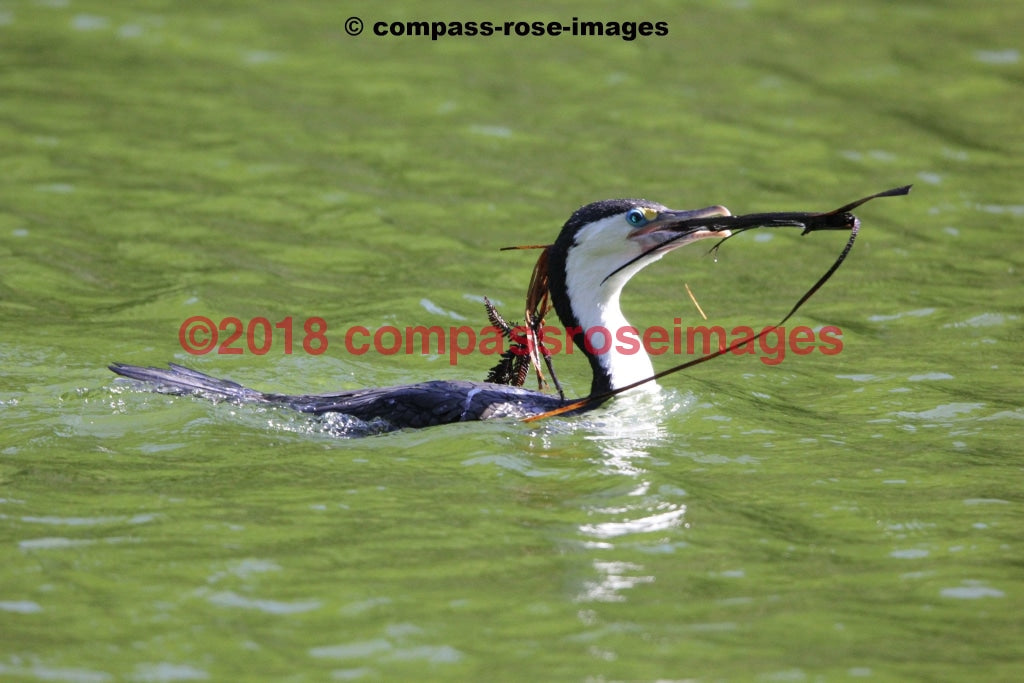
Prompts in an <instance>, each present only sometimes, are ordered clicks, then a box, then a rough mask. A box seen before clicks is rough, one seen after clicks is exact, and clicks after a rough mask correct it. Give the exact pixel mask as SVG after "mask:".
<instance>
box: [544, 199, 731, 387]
mask: <svg viewBox="0 0 1024 683" xmlns="http://www.w3.org/2000/svg"><path fill="white" fill-rule="evenodd" d="M728 215H730V213H729V210H728V209H727V208H725V207H724V206H710V207H707V208H705V209H696V210H693V211H674V210H672V209H669V208H668V207H666V206H663V205H661V204H658V203H657V202H652V201H648V200H646V199H607V200H604V201H600V202H595V203H593V204H587V205H586V206H583V207H581V208H579V209H577V210H576V212H575V213H573V215H572V216H571V217H570V218H569V220H568V221H567V222H566V224H565V226H564V227H563V228H562V232H561V233H560V234H559V236H558V239H557V240H556V241H555V243H554V245H553V246H552V248H551V252H550V256H549V259H550V260H549V264H548V275H549V285H550V291H551V301H552V304H554V307H555V311H556V312H557V313H558V317H559V318H560V319H561V321H562V324H563V325H565V326H566V327H581V328H582V329H583V330H584V331H586V330H587V329H588V328H590V327H596V326H600V327H604V328H607V329H609V330H610V332H611V333H612V334H615V333H616V332H617V329H616V326H626V325H627V324H628V323H626V320H625V318H623V317H622V313H621V311H620V309H619V294H620V292H621V291H622V287H623V286H624V285H625V284H626V282H628V281H629V279H630V278H631V277H633V275H635V274H636V273H637V272H639V271H640V270H642V269H643V268H644V267H645V266H647V265H649V264H651V263H654V262H655V261H657V260H658V259H660V258H661V257H662V256H664V255H665V254H666V253H668V252H669V251H672V250H673V249H678V248H679V247H682V246H684V245H687V244H690V243H692V242H695V241H696V240H699V239H703V238H706V237H728V236H729V235H730V233H729V231H728V230H715V229H714V228H711V227H708V226H705V225H702V224H701V223H700V222H699V221H701V220H702V219H711V218H714V217H716V216H728ZM694 221H697V222H696V223H695V222H694ZM709 223H710V221H709ZM582 341H583V338H582V336H579V338H578V339H575V338H574V342H575V343H576V345H577V346H580V345H581V343H582ZM587 355H588V357H589V358H590V361H591V365H592V366H593V368H594V386H593V387H592V393H597V392H599V391H601V390H606V389H608V388H616V387H618V386H625V385H626V384H628V383H630V382H632V381H635V380H637V379H643V377H641V376H640V375H642V374H643V373H644V372H646V373H647V376H650V374H652V373H651V371H650V367H651V366H650V359H649V358H648V357H647V354H646V353H643V352H641V353H639V354H634V356H635V357H633V358H626V357H622V356H621V355H619V356H617V355H616V353H615V351H614V350H612V351H610V352H609V353H606V354H601V355H599V356H596V355H592V354H589V353H588V354H587Z"/></svg>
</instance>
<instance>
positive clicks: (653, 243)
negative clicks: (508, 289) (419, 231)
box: [110, 199, 730, 431]
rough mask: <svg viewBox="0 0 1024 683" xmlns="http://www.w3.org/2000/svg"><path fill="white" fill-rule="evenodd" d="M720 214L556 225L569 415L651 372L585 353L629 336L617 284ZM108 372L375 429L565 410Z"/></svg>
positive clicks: (134, 370) (619, 358) (614, 207)
mask: <svg viewBox="0 0 1024 683" xmlns="http://www.w3.org/2000/svg"><path fill="white" fill-rule="evenodd" d="M729 215H730V214H729V211H728V209H725V208H724V207H721V206H712V207H709V208H707V209H698V210H696V211H674V210H672V209H669V208H667V207H665V206H663V205H661V204H658V203H656V202H651V201H648V200H643V199H613V200H605V201H601V202H595V203H593V204H588V205H586V206H583V207H581V208H580V209H578V210H577V211H576V212H575V213H573V215H572V216H571V217H570V218H569V220H568V221H567V222H566V223H565V225H564V226H563V228H562V230H561V232H560V233H559V236H558V239H557V240H556V241H555V243H554V244H552V245H551V246H550V247H548V253H547V263H548V265H547V276H548V289H549V294H550V300H551V305H552V306H553V308H554V310H555V311H556V313H557V314H558V317H559V319H560V320H561V322H562V324H563V325H564V326H565V329H567V330H570V329H571V330H576V332H575V333H574V334H573V336H572V341H573V343H574V345H575V346H576V347H577V348H579V349H580V350H581V351H582V352H583V354H584V355H585V356H586V357H587V359H588V360H589V361H590V366H591V371H592V374H593V378H592V382H591V388H590V393H589V395H588V396H587V397H584V398H585V399H586V405H585V406H583V407H580V408H575V409H573V410H572V412H582V411H583V410H590V409H593V408H595V407H597V406H599V405H601V404H602V403H603V402H604V400H606V399H605V397H604V394H606V393H608V392H609V391H614V390H616V389H621V388H624V387H626V386H627V385H630V384H634V383H637V382H638V381H642V380H644V379H646V378H650V377H651V375H652V374H653V368H652V365H651V361H650V359H649V358H648V357H647V354H646V353H644V352H643V351H634V352H632V353H628V354H627V353H622V352H621V351H620V350H618V349H616V348H615V346H614V345H612V344H608V345H606V346H607V347H608V348H607V349H606V350H605V351H603V352H596V351H593V350H592V349H593V346H592V344H591V339H590V338H589V337H588V336H587V335H588V330H591V329H592V328H600V329H601V330H603V331H604V333H605V334H614V333H615V332H616V331H619V330H622V329H631V328H629V323H628V322H627V321H626V318H625V317H624V316H623V314H622V311H621V309H620V307H619V295H620V293H621V291H622V288H623V286H625V284H626V282H628V281H629V279H630V278H631V277H632V276H633V275H635V274H636V273H637V272H639V271H640V270H641V269H643V268H644V267H645V266H647V265H649V264H651V263H653V262H655V261H657V260H659V259H660V258H661V257H662V256H663V255H664V254H666V253H667V252H669V251H671V250H673V249H677V248H679V247H681V246H683V245H685V244H689V243H690V242H693V241H695V240H698V239H701V238H705V237H726V236H728V235H729V234H730V232H729V230H728V229H724V228H723V229H713V230H708V229H705V228H704V227H703V226H701V225H695V224H694V222H695V221H697V222H698V223H699V222H700V220H701V219H705V218H706V219H711V218H716V217H721V216H729ZM544 312H546V311H544ZM634 331H635V330H634ZM110 369H111V370H113V371H114V372H115V373H117V374H119V375H122V376H124V377H129V378H132V379H135V380H139V381H143V382H147V383H149V384H150V385H151V388H152V389H153V390H155V391H157V392H160V393H165V394H173V395H192V396H200V397H204V398H210V399H214V400H227V401H233V402H239V403H259V404H264V405H274V406H284V407H287V408H291V409H293V410H296V411H299V412H301V413H306V414H312V415H326V414H344V415H348V416H351V417H353V418H356V419H358V420H362V421H365V422H374V423H377V424H379V425H381V426H382V428H381V429H380V430H379V431H388V430H393V429H406V428H420V427H430V426H435V425H441V424H448V423H454V422H465V421H470V420H488V419H493V418H502V417H515V418H528V417H531V416H536V415H541V414H544V413H547V412H550V411H553V410H557V409H563V410H564V409H565V408H566V407H567V406H569V405H570V404H572V403H573V401H570V400H566V399H564V398H562V397H561V396H555V395H552V394H547V393H544V392H540V391H531V390H528V389H523V388H520V387H517V386H509V385H506V384H497V383H492V382H473V381H449V380H437V381H431V382H421V383H417V384H407V385H400V386H394V387H383V388H372V389H356V390H351V391H341V392H337V393H330V394H311V395H285V394H274V393H264V392H260V391H257V390H255V389H249V388H247V387H244V386H242V385H240V384H237V383H235V382H232V381H230V380H223V379H217V378H215V377H211V376H209V375H206V374H204V373H201V372H198V371H196V370H191V369H189V368H186V367H183V366H181V365H176V364H170V366H169V368H154V367H140V366H135V365H126V364H123V363H115V364H113V365H111V366H110ZM650 386H652V387H653V386H654V385H653V383H651V385H650ZM645 388H648V387H645Z"/></svg>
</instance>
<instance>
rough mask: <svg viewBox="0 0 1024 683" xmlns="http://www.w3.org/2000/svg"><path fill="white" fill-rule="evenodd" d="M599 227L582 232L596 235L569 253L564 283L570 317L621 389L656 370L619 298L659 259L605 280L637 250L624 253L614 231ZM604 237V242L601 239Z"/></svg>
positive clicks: (647, 260)
mask: <svg viewBox="0 0 1024 683" xmlns="http://www.w3.org/2000/svg"><path fill="white" fill-rule="evenodd" d="M617 220H621V219H617ZM610 221H611V219H609V222H610ZM602 223H603V222H598V223H595V224H594V225H591V226H587V227H586V228H584V229H583V231H586V232H590V231H594V234H592V235H586V236H582V235H581V237H585V238H586V241H585V243H578V245H577V246H576V247H574V248H573V249H570V250H569V254H568V255H567V258H566V264H565V269H566V278H565V284H566V287H567V289H568V295H569V301H570V302H572V309H573V313H574V314H575V316H576V320H577V322H579V324H580V327H581V328H582V329H583V332H584V334H585V335H586V339H587V340H588V341H589V342H590V344H589V346H590V349H591V351H592V352H593V353H594V355H595V356H597V359H598V362H599V363H600V365H601V367H602V368H604V370H605V372H606V374H607V375H608V376H609V377H610V380H611V388H612V389H619V388H622V387H624V386H627V385H629V384H632V383H634V382H639V381H640V380H643V379H647V378H648V377H650V376H651V375H653V374H654V366H653V365H651V359H650V357H649V356H648V355H647V352H646V350H644V347H643V330H634V329H633V328H632V326H631V325H630V324H629V321H627V320H626V318H625V316H624V315H623V314H622V309H621V308H620V307H619V295H620V294H621V293H622V288H623V287H624V286H625V284H626V282H628V281H629V279H630V278H631V277H633V275H635V274H636V273H637V272H638V271H640V270H641V269H643V268H644V267H645V266H647V265H649V264H651V263H653V262H654V261H657V260H658V259H660V258H661V256H662V255H661V254H652V255H651V256H650V257H649V258H645V259H643V260H641V261H637V262H636V263H634V264H632V265H630V266H628V267H626V268H623V269H622V270H621V271H619V272H617V273H615V275H614V276H612V277H610V278H608V279H607V280H605V278H606V277H607V276H608V274H609V273H611V272H614V271H615V270H616V269H617V268H619V267H620V266H621V265H622V264H623V263H625V262H626V261H628V260H629V259H631V258H633V257H635V256H638V255H639V254H640V253H641V251H640V247H639V245H637V247H636V251H635V253H633V254H625V255H624V254H623V252H622V246H623V240H622V237H621V233H619V234H618V235H615V234H612V233H614V232H615V231H610V230H603V229H602V228H604V227H605V226H603V225H602ZM581 232H582V231H581ZM602 233H603V234H602ZM605 234H607V238H608V239H607V240H605V239H602V238H603V237H604V235H605ZM603 243H606V244H603ZM583 244H585V246H583ZM588 330H589V332H588ZM599 352H600V353H599ZM637 388H638V389H647V390H649V391H656V390H657V388H658V385H657V384H656V383H655V382H647V383H646V384H642V385H640V387H637Z"/></svg>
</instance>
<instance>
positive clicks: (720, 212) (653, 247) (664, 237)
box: [628, 206, 732, 254]
mask: <svg viewBox="0 0 1024 683" xmlns="http://www.w3.org/2000/svg"><path fill="white" fill-rule="evenodd" d="M731 215H732V213H730V211H729V209H727V208H725V207H724V206H709V207H707V208H704V209H694V210H692V211H660V212H658V214H657V215H656V216H655V217H654V218H652V219H651V220H650V221H649V222H648V223H647V224H646V225H644V226H643V227H640V228H637V229H636V230H633V231H632V232H630V233H629V235H628V238H629V239H631V240H634V241H636V242H638V243H639V244H640V245H641V246H642V247H643V249H644V253H645V254H649V253H651V252H662V253H663V252H666V251H669V250H671V249H676V248H678V247H681V246H683V245H684V244H689V243H690V242H694V241H696V240H699V239H704V238H706V237H729V236H730V235H731V234H732V233H731V232H729V230H728V229H726V228H716V227H715V224H714V221H713V220H711V219H714V218H717V217H720V216H731Z"/></svg>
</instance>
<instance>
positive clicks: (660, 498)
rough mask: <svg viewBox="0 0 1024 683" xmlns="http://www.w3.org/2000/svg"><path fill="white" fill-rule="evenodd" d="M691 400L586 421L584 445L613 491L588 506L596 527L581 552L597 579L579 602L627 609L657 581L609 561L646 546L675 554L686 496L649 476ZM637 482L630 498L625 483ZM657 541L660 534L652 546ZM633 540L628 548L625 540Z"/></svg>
mask: <svg viewBox="0 0 1024 683" xmlns="http://www.w3.org/2000/svg"><path fill="white" fill-rule="evenodd" d="M692 401H693V397H692V396H682V395H680V394H679V393H677V392H675V391H672V390H664V389H663V390H661V391H658V392H652V393H646V394H639V395H636V396H628V397H622V398H620V399H617V400H616V401H615V403H614V404H613V405H611V406H609V407H608V408H607V409H605V410H603V411H601V412H600V413H596V414H595V415H594V416H593V417H588V418H587V419H586V420H584V424H583V425H582V426H581V430H585V437H584V438H585V439H586V440H587V441H588V442H589V443H592V444H595V445H596V446H598V448H599V449H600V452H601V458H600V472H601V473H602V474H603V475H605V478H606V480H607V481H609V482H610V483H612V488H611V489H610V490H606V491H604V492H602V493H600V494H599V496H600V498H601V501H600V503H598V504H594V503H592V502H586V503H584V506H583V507H584V509H585V511H586V516H587V517H588V518H589V519H591V520H593V521H589V522H587V523H585V524H581V525H580V526H579V527H578V529H577V530H578V532H579V534H580V535H581V536H582V537H584V538H585V539H586V540H585V541H584V542H583V544H582V545H583V547H584V548H585V549H586V550H587V551H588V552H591V553H594V554H595V555H598V554H599V555H600V557H594V558H593V559H592V560H591V566H592V569H593V573H594V575H595V578H593V579H589V580H586V581H584V582H583V585H582V588H581V590H580V592H579V593H578V595H577V600H578V601H580V602H622V601H624V600H626V596H625V595H624V592H625V591H628V590H629V589H631V588H634V587H636V586H639V585H642V584H648V583H653V582H654V581H655V575H654V574H653V573H652V572H650V571H649V570H648V569H647V568H646V567H645V566H644V565H642V564H639V563H638V562H636V561H635V559H636V555H635V553H634V552H630V556H631V560H630V561H620V560H614V559H609V558H608V557H607V556H606V555H607V554H608V553H609V552H610V551H614V550H616V544H620V543H622V544H625V543H628V542H634V543H631V546H632V547H631V548H630V550H631V551H632V550H635V549H636V547H635V542H636V541H638V540H639V542H641V543H643V544H644V545H645V546H647V547H649V548H653V549H655V550H657V551H658V552H665V551H668V552H671V551H673V550H674V548H675V544H674V542H673V540H672V535H673V534H674V533H676V530H677V529H679V528H683V527H685V519H684V518H685V515H686V505H685V504H684V503H683V502H682V501H680V500H679V498H681V497H682V496H685V495H686V492H685V491H683V490H682V489H680V488H677V487H674V486H656V485H655V483H654V482H655V479H654V477H653V476H652V473H651V472H650V468H651V466H652V465H653V464H655V462H656V461H655V460H654V456H652V452H654V451H656V449H658V448H659V447H663V446H667V445H669V444H670V443H671V440H672V439H674V436H675V435H674V434H673V433H671V432H670V431H669V430H668V429H666V428H665V422H666V419H667V418H668V417H669V416H670V415H672V414H674V413H676V412H678V411H680V410H682V409H684V408H685V407H687V406H689V405H690V404H691V403H692ZM623 477H625V478H627V480H629V481H631V482H633V483H632V485H631V486H630V487H629V488H628V490H626V491H625V492H624V493H616V491H618V490H621V487H620V485H621V481H622V480H621V478H623ZM651 534H659V535H658V536H656V537H655V538H654V539H653V540H652V539H651V536H650V535H651ZM627 539H628V540H627Z"/></svg>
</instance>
